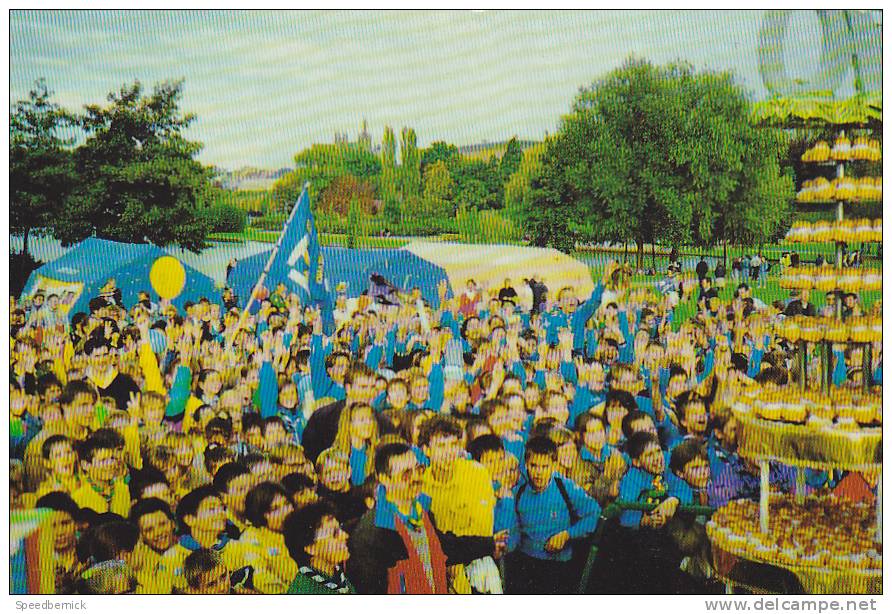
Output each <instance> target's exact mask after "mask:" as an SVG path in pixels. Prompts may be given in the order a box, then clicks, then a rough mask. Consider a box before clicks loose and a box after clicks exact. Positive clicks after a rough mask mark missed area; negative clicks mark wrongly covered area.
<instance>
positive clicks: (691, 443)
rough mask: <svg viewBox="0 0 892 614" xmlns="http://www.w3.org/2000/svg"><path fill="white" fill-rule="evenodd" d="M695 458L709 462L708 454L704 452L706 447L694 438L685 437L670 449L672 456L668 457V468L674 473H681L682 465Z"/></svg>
mask: <svg viewBox="0 0 892 614" xmlns="http://www.w3.org/2000/svg"><path fill="white" fill-rule="evenodd" d="M695 458H701V459H703V460H705V461H707V462H709V456H708V455H707V454H706V448H705V447H703V445H702V444H701V443H700V442H699V441H697V440H696V439H685V440H683V441H682V442H681V443H680V444H678V445H677V446H675V449H673V450H672V456H671V457H670V459H669V468H670V469H672V472H673V473H674V474H676V475H679V476H680V475H681V473H682V472H683V471H684V466H685V465H687V464H688V463H689V462H691V461H692V460H694V459H695Z"/></svg>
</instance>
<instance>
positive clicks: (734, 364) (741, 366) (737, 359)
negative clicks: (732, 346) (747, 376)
mask: <svg viewBox="0 0 892 614" xmlns="http://www.w3.org/2000/svg"><path fill="white" fill-rule="evenodd" d="M731 368H732V369H736V370H737V371H740V372H741V373H746V372H747V370H748V369H749V360H747V358H746V356H745V355H744V354H741V353H739V352H734V353H733V354H731Z"/></svg>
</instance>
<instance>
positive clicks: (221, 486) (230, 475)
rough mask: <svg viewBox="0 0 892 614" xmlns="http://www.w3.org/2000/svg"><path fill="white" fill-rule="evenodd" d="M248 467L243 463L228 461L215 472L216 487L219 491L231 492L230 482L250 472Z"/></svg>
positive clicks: (221, 492)
mask: <svg viewBox="0 0 892 614" xmlns="http://www.w3.org/2000/svg"><path fill="white" fill-rule="evenodd" d="M250 473H251V472H250V471H248V468H247V467H246V466H245V465H243V464H242V463H238V462H235V461H233V462H231V463H226V464H225V465H223V466H222V467H220V468H219V469H217V473H215V474H214V488H215V489H216V490H217V492H218V493H220V494H223V493H227V492H229V483H230V482H232V480H234V479H235V478H237V477H239V476H240V475H246V474H250Z"/></svg>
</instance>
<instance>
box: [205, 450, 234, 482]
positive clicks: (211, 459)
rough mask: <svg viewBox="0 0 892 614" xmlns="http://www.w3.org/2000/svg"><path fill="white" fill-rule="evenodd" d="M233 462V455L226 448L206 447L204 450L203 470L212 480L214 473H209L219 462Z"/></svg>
mask: <svg viewBox="0 0 892 614" xmlns="http://www.w3.org/2000/svg"><path fill="white" fill-rule="evenodd" d="M234 460H235V453H234V452H233V451H232V450H230V449H229V448H227V447H226V446H214V445H211V446H208V447H206V448H205V449H204V468H205V469H206V470H207V472H208V473H209V474H210V475H211V477H212V478H213V476H214V474H215V472H213V471H211V469H213V467H214V465H216V464H217V463H220V462H224V461H225V462H224V464H225V463H228V462H232V461H234Z"/></svg>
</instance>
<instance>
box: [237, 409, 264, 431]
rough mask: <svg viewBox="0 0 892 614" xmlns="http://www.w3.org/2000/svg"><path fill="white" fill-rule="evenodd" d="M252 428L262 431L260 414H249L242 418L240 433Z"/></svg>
mask: <svg viewBox="0 0 892 614" xmlns="http://www.w3.org/2000/svg"><path fill="white" fill-rule="evenodd" d="M253 428H258V429H260V430H261V431H263V418H261V417H260V414H255V413H250V414H245V415H244V416H242V432H243V433H247V432H248V431H249V430H251V429H253Z"/></svg>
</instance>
